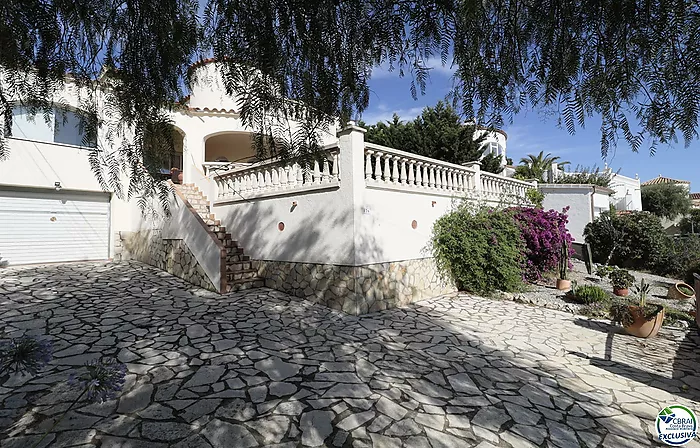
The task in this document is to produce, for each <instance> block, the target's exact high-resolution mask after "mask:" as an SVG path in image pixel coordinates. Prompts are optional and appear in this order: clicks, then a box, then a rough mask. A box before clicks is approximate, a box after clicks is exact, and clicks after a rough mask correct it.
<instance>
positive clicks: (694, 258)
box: [653, 235, 700, 285]
mask: <svg viewBox="0 0 700 448" xmlns="http://www.w3.org/2000/svg"><path fill="white" fill-rule="evenodd" d="M698 263H700V235H679V236H673V237H671V236H669V237H667V238H666V247H665V250H664V252H663V253H662V255H661V258H660V259H659V260H658V261H656V262H655V263H654V266H653V271H654V273H656V274H659V275H667V276H670V277H673V278H677V279H682V278H685V279H687V278H689V277H688V276H689V275H690V276H691V277H692V272H690V271H692V269H694V267H695V266H696V265H698ZM698 272H700V271H698ZM690 284H691V285H692V284H693V283H692V282H691V283H690Z"/></svg>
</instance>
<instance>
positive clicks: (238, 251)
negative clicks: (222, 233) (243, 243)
mask: <svg viewBox="0 0 700 448" xmlns="http://www.w3.org/2000/svg"><path fill="white" fill-rule="evenodd" d="M224 247H225V248H226V256H227V257H229V256H230V257H233V256H238V255H243V254H244V253H245V252H244V251H243V248H242V247H238V246H224Z"/></svg>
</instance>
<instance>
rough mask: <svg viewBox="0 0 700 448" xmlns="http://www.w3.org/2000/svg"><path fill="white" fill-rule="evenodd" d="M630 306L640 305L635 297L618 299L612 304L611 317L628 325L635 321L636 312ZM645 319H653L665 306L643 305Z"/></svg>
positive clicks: (614, 320)
mask: <svg viewBox="0 0 700 448" xmlns="http://www.w3.org/2000/svg"><path fill="white" fill-rule="evenodd" d="M630 306H639V304H637V303H636V302H635V301H634V300H633V299H616V300H615V301H614V302H613V304H612V305H611V306H610V319H611V320H612V321H613V322H616V323H621V324H622V325H623V326H625V327H627V326H630V325H632V324H633V323H634V314H633V313H632V311H631V310H630ZM641 309H642V313H643V316H644V319H645V320H647V321H650V320H652V319H653V318H654V317H656V315H657V314H659V313H660V312H661V310H663V309H664V308H663V306H661V305H656V304H648V305H644V306H642V307H641Z"/></svg>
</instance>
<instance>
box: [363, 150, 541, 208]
mask: <svg viewBox="0 0 700 448" xmlns="http://www.w3.org/2000/svg"><path fill="white" fill-rule="evenodd" d="M364 171H365V184H366V185H367V186H370V187H378V188H387V189H394V190H396V189H400V190H408V191H425V192H426V193H428V192H430V193H437V194H447V195H450V196H463V195H469V196H470V197H482V198H484V199H486V200H492V201H493V200H500V199H504V200H505V201H506V202H519V201H524V200H525V192H526V191H527V190H528V189H530V188H533V187H534V186H535V184H534V183H530V182H525V181H521V180H517V179H512V178H509V177H505V176H501V175H498V174H492V173H488V172H484V171H480V170H479V169H478V166H476V167H471V166H462V165H456V164H453V163H448V162H443V161H441V160H437V159H431V158H429V157H423V156H419V155H417V154H411V153H407V152H405V151H400V150H397V149H393V148H388V147H386V146H380V145H375V144H372V143H365V161H364Z"/></svg>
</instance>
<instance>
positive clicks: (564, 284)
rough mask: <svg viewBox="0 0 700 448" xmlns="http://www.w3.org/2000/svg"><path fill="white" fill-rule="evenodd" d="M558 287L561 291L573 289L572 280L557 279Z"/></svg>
mask: <svg viewBox="0 0 700 448" xmlns="http://www.w3.org/2000/svg"><path fill="white" fill-rule="evenodd" d="M557 289H558V290H560V291H568V290H570V289H571V280H562V279H560V278H558V279H557Z"/></svg>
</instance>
